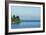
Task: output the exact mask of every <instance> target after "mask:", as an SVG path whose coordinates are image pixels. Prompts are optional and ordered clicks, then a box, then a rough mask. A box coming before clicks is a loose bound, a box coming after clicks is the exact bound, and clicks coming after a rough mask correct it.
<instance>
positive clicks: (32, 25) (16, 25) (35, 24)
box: [11, 20, 40, 29]
mask: <svg viewBox="0 0 46 35" xmlns="http://www.w3.org/2000/svg"><path fill="white" fill-rule="evenodd" d="M38 27H40V20H39V21H38V20H37V21H32V22H31V21H28V22H26V21H25V22H24V21H23V22H20V23H11V28H12V29H18V28H38Z"/></svg>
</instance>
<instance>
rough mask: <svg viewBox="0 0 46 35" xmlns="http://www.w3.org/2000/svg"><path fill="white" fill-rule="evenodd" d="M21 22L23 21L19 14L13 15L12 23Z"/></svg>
mask: <svg viewBox="0 0 46 35" xmlns="http://www.w3.org/2000/svg"><path fill="white" fill-rule="evenodd" d="M20 22H21V20H20V17H19V16H15V15H13V16H12V17H11V23H16V24H18V23H20Z"/></svg>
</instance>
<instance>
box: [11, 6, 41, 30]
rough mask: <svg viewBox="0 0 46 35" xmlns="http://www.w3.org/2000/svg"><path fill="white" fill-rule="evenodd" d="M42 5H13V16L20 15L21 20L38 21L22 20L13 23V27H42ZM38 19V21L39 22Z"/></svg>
mask: <svg viewBox="0 0 46 35" xmlns="http://www.w3.org/2000/svg"><path fill="white" fill-rule="evenodd" d="M40 10H41V9H40V7H29V6H26V7H24V6H11V11H12V16H13V15H15V16H19V17H20V19H21V20H34V21H35V20H36V22H21V23H20V24H14V23H13V24H11V28H12V29H16V28H36V27H40ZM37 20H38V22H37Z"/></svg>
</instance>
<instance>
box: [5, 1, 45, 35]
mask: <svg viewBox="0 0 46 35" xmlns="http://www.w3.org/2000/svg"><path fill="white" fill-rule="evenodd" d="M9 2H11V3H16V2H17V3H26V4H39V5H41V4H42V5H43V30H42V31H27V32H12V33H8V3H9ZM40 32H45V3H44V2H26V1H9V0H5V34H6V35H7V34H24V33H40Z"/></svg>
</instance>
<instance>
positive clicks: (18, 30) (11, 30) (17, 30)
mask: <svg viewBox="0 0 46 35" xmlns="http://www.w3.org/2000/svg"><path fill="white" fill-rule="evenodd" d="M11 6H32V7H41V15H40V16H41V20H40V21H41V24H40V28H24V29H11ZM8 19H9V23H8V24H9V30H8V32H22V31H39V30H43V5H34V4H31V5H29V4H28V5H27V4H13V3H12V4H11V3H10V4H9V18H8Z"/></svg>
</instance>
